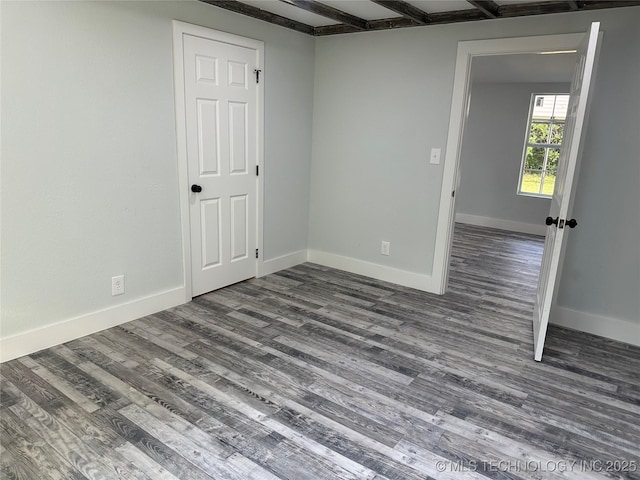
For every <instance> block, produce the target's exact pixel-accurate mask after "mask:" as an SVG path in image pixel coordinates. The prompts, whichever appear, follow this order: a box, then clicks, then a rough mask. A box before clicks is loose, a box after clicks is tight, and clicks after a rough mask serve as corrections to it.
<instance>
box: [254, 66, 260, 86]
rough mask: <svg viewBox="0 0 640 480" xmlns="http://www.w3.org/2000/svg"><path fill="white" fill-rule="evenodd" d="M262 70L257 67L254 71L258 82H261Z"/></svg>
mask: <svg viewBox="0 0 640 480" xmlns="http://www.w3.org/2000/svg"><path fill="white" fill-rule="evenodd" d="M260 72H262V70H258V69H257V68H256V69H255V70H254V71H253V73H255V74H256V83H260Z"/></svg>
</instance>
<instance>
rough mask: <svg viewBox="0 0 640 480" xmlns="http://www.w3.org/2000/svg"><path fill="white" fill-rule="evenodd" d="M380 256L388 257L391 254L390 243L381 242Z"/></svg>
mask: <svg viewBox="0 0 640 480" xmlns="http://www.w3.org/2000/svg"><path fill="white" fill-rule="evenodd" d="M380 254H381V255H390V254H391V242H385V241H383V242H382V243H381V244H380Z"/></svg>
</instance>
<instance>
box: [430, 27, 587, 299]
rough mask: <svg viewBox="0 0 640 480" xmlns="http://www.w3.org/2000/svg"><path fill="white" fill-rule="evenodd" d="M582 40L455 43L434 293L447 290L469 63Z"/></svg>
mask: <svg viewBox="0 0 640 480" xmlns="http://www.w3.org/2000/svg"><path fill="white" fill-rule="evenodd" d="M583 37H584V33H570V34H564V35H543V36H539V37H519V38H500V39H493V40H472V41H465V42H458V54H457V57H456V69H455V75H454V79H453V95H452V99H451V113H450V117H449V128H448V132H449V134H448V137H447V146H446V150H445V159H444V168H443V174H442V190H441V191H440V207H439V211H438V224H437V228H436V242H435V250H434V258H433V272H432V274H431V275H432V279H433V285H434V287H435V288H436V290H437V293H440V294H443V293H444V292H445V291H446V289H447V280H448V275H449V257H450V255H451V239H452V234H453V224H454V212H455V199H454V197H452V195H451V192H453V191H455V190H456V189H457V183H458V178H459V165H460V151H461V150H462V133H463V131H464V126H465V122H466V118H467V114H468V111H469V100H470V95H469V87H470V74H471V61H472V60H473V57H475V56H485V55H509V54H514V53H535V52H553V51H559V50H575V49H576V48H577V47H578V46H579V45H580V41H581V40H582V38H583Z"/></svg>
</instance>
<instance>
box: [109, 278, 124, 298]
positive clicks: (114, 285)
mask: <svg viewBox="0 0 640 480" xmlns="http://www.w3.org/2000/svg"><path fill="white" fill-rule="evenodd" d="M122 294H124V275H118V276H117V277H111V295H112V296H115V295H122Z"/></svg>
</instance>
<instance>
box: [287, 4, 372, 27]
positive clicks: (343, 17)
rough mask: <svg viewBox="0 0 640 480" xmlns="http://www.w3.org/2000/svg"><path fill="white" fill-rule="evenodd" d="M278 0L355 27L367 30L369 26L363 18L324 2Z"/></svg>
mask: <svg viewBox="0 0 640 480" xmlns="http://www.w3.org/2000/svg"><path fill="white" fill-rule="evenodd" d="M280 1H281V2H283V3H287V4H289V5H293V6H295V7H298V8H301V9H303V10H306V11H308V12H312V13H315V14H317V15H322V16H323V17H327V18H330V19H332V20H336V21H337V22H340V23H344V24H346V25H351V26H352V27H356V28H357V29H359V30H367V29H368V28H369V24H368V22H367V21H366V20H365V19H363V18H360V17H356V16H355V15H351V14H349V13H346V12H343V11H342V10H338V9H337V8H333V7H331V6H329V5H325V4H324V3H320V2H316V1H315V0H280Z"/></svg>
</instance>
